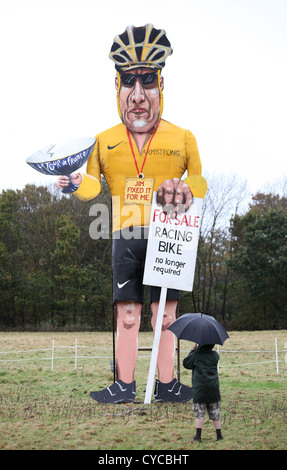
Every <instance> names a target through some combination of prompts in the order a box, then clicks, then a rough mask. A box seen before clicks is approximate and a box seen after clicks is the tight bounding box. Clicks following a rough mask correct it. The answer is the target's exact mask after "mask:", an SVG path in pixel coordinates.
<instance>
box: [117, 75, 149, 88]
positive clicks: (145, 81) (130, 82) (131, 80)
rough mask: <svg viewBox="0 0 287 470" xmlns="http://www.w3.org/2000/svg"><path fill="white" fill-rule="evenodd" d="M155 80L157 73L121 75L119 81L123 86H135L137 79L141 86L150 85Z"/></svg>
mask: <svg viewBox="0 0 287 470" xmlns="http://www.w3.org/2000/svg"><path fill="white" fill-rule="evenodd" d="M156 78H157V72H151V73H143V74H138V75H136V74H134V73H123V74H121V81H122V83H123V84H124V85H125V86H130V87H132V86H135V83H136V81H137V79H139V80H140V82H141V84H142V86H148V85H151V84H152V83H153V82H154V81H155V79H156Z"/></svg>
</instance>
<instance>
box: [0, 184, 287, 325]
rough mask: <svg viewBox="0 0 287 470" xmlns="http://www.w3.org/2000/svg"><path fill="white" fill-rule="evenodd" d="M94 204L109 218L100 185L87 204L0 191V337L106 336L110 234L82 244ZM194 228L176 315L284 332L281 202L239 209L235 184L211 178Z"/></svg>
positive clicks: (29, 190)
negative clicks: (186, 285) (15, 333)
mask: <svg viewBox="0 0 287 470" xmlns="http://www.w3.org/2000/svg"><path fill="white" fill-rule="evenodd" d="M95 203H97V204H103V205H104V206H105V207H107V208H108V210H109V213H110V208H111V199H110V194H109V190H108V188H107V186H106V184H105V182H104V181H103V192H102V193H101V194H100V195H99V196H98V197H97V198H96V199H94V200H92V201H89V202H88V203H83V202H81V201H79V200H78V199H77V198H76V197H74V196H63V195H62V194H61V193H60V192H59V190H55V189H54V188H53V187H51V188H47V187H44V186H38V187H37V186H35V185H26V186H25V188H24V189H22V190H4V191H2V193H1V194H0V328H1V329H2V330H9V329H34V330H36V329H42V330H43V329H44V330H47V329H88V330H98V331H105V330H111V328H112V318H113V308H114V307H113V302H112V261H111V236H110V227H105V233H109V236H105V237H101V238H97V239H95V237H91V234H90V226H91V223H92V221H93V220H94V219H95V215H96V214H95V213H94V212H93V211H92V210H90V208H91V207H92V206H93V205H94V204H95ZM240 206H243V211H242V209H241V210H240ZM90 214H91V215H90ZM202 219H203V221H202V226H201V230H200V236H199V244H198V255H197V262H196V272H195V279H194V289H193V292H192V293H190V292H183V293H182V297H181V300H180V303H179V312H178V314H179V315H180V314H182V313H187V312H194V311H197V312H202V313H206V314H209V315H213V316H215V318H217V319H218V320H219V321H221V322H222V323H223V324H224V325H225V326H226V327H227V328H228V329H245V330H254V329H258V330H260V329H282V328H287V315H286V314H287V290H286V286H287V198H286V196H285V195H279V194H276V192H274V191H273V192H266V193H261V192H258V193H257V194H255V195H254V196H253V197H252V198H251V200H250V202H249V203H248V205H247V206H246V184H245V183H244V182H241V181H240V180H238V178H237V177H231V178H226V177H225V178H224V177H217V178H216V177H215V178H211V180H209V189H208V193H207V196H206V197H205V199H204V204H203V217H202ZM103 223H104V222H103ZM149 311H150V309H149V300H148V295H146V300H145V303H144V306H143V317H142V326H141V328H142V329H144V330H148V329H150V328H151V327H150V313H149Z"/></svg>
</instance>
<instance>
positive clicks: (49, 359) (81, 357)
mask: <svg viewBox="0 0 287 470" xmlns="http://www.w3.org/2000/svg"><path fill="white" fill-rule="evenodd" d="M285 347H287V343H286V344H285ZM80 348H86V349H96V350H97V351H98V350H105V351H107V350H108V351H111V354H110V355H109V356H107V355H104V356H102V355H96V356H93V355H79V354H78V352H79V349H80ZM55 349H74V355H73V356H55ZM146 349H149V348H146ZM39 351H51V354H50V356H49V357H42V358H37V359H36V358H28V359H23V358H21V359H0V363H3V362H28V361H37V360H38V361H50V362H51V371H53V370H54V363H55V360H57V359H73V360H74V369H75V370H77V368H78V359H109V360H111V359H112V356H113V354H112V348H102V347H92V346H81V345H79V344H78V340H77V337H76V338H75V345H74V346H55V340H54V338H53V341H52V347H51V348H44V349H27V350H18V351H0V356H1V355H6V354H7V355H8V354H20V353H21V354H23V353H25V354H26V353H34V352H39ZM217 351H218V353H220V354H222V353H229V354H238V353H275V359H274V360H271V361H260V362H246V363H240V364H228V365H221V364H218V370H219V368H224V367H230V368H231V367H242V366H247V365H257V364H271V363H275V364H276V372H277V374H279V362H281V363H284V362H285V364H287V349H281V350H279V349H278V342H277V338H275V347H274V349H270V350H263V351H262V350H249V351H247V350H224V349H219V345H218V347H217ZM279 352H286V354H285V361H279V359H278V353H279ZM147 357H150V356H149V355H148V356H145V355H139V356H138V358H139V359H140V358H147Z"/></svg>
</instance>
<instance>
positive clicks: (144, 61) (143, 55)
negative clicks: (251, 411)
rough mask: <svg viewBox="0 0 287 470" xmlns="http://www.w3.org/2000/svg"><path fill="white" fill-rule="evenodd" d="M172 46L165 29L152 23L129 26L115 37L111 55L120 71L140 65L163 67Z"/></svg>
mask: <svg viewBox="0 0 287 470" xmlns="http://www.w3.org/2000/svg"><path fill="white" fill-rule="evenodd" d="M171 54H172V48H171V45H170V42H169V40H168V39H167V37H166V35H165V31H164V30H163V29H155V28H154V26H153V25H152V24H147V25H145V26H140V27H135V26H128V27H127V28H126V30H125V31H124V33H122V34H119V35H118V36H116V37H115V38H114V42H113V45H112V47H111V52H110V54H109V57H110V59H111V60H113V61H114V62H115V67H116V70H117V71H118V72H125V71H127V70H131V69H134V68H138V67H152V68H155V69H162V68H163V67H164V66H165V59H166V58H167V57H168V56H169V55H171Z"/></svg>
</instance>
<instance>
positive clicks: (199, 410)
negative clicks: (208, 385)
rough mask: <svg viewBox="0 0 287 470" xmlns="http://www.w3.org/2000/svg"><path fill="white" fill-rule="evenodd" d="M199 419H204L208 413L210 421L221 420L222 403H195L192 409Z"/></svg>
mask: <svg viewBox="0 0 287 470" xmlns="http://www.w3.org/2000/svg"><path fill="white" fill-rule="evenodd" d="M192 409H193V411H195V417H196V418H197V419H203V418H204V416H205V412H206V411H207V412H208V416H209V419H212V420H213V421H215V420H217V419H220V401H217V402H215V403H193V407H192Z"/></svg>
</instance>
